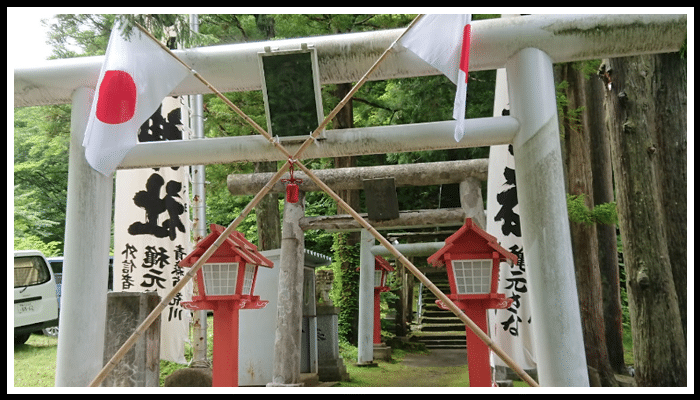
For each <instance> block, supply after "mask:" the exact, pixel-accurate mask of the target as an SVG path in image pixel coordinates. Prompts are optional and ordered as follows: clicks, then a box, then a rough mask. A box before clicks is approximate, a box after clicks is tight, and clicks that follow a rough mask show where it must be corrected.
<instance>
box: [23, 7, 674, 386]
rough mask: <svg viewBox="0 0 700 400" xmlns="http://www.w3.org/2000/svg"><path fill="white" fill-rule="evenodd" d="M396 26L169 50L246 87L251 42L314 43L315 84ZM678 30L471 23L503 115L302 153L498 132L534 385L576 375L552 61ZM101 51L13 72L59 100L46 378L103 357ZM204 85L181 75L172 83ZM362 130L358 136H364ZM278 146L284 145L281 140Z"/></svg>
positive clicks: (250, 82)
mask: <svg viewBox="0 0 700 400" xmlns="http://www.w3.org/2000/svg"><path fill="white" fill-rule="evenodd" d="M402 31H403V30H402V29H395V30H386V31H375V32H365V33H356V34H345V35H333V36H323V37H312V38H302V39H289V40H281V41H274V42H260V43H244V44H236V45H224V46H212V47H207V48H196V49H190V50H183V51H179V52H176V53H177V54H178V56H180V57H181V58H182V59H183V60H184V61H185V62H187V63H188V64H189V65H191V66H192V68H194V69H195V70H197V71H198V72H199V73H200V74H201V75H202V76H204V77H206V78H207V80H209V81H210V82H211V83H212V84H213V86H215V87H217V88H218V89H219V90H220V91H221V92H228V91H243V90H256V89H259V88H260V77H259V75H258V67H257V53H258V52H259V51H263V49H264V47H265V46H272V47H279V48H280V49H285V48H299V47H300V44H301V43H308V44H313V45H314V46H315V47H316V48H317V51H318V55H319V61H320V73H321V83H322V84H323V83H326V84H327V83H341V82H349V81H356V80H357V79H358V78H360V77H361V76H362V74H363V73H364V72H365V71H366V70H367V69H368V68H369V67H370V65H372V63H373V62H374V61H375V57H374V56H373V55H374V54H379V53H381V52H382V51H383V50H385V49H386V48H387V47H388V46H389V45H390V44H391V43H393V41H394V39H395V38H396V37H398V36H399V35H400V33H401V32H402ZM685 37H686V16H685V15H542V16H537V15H533V16H527V17H521V18H512V19H493V20H482V21H474V22H473V23H472V38H473V42H472V48H471V55H470V60H471V63H470V70H471V71H476V70H486V69H497V68H503V67H505V68H506V71H507V75H508V79H509V81H508V87H509V98H510V99H511V114H510V116H509V117H498V118H481V119H476V120H469V125H468V127H469V128H468V130H467V134H466V135H465V138H464V139H463V140H462V141H461V142H460V143H454V141H450V140H449V139H451V136H452V133H453V124H454V122H453V121H446V122H438V123H431V124H418V125H419V126H410V127H406V126H404V127H403V128H409V129H407V130H406V131H404V132H401V131H397V130H396V129H395V128H392V127H375V128H365V129H346V130H334V131H329V132H327V136H328V137H329V139H328V140H325V141H323V142H320V141H319V143H318V146H312V148H309V151H308V153H307V156H306V157H307V158H308V157H328V156H331V155H334V154H337V155H346V156H347V155H360V154H372V153H385V152H397V151H414V150H427V149H445V148H454V147H473V146H487V145H497V144H505V143H512V144H513V147H514V154H515V162H516V170H517V171H518V199H519V201H520V207H521V218H522V226H523V240H524V249H525V252H527V254H528V263H529V268H528V273H529V278H528V280H529V282H530V285H531V288H532V293H533V310H532V314H533V317H534V318H535V319H536V320H537V321H546V324H545V323H542V324H538V325H536V326H535V327H534V329H535V338H536V339H535V350H536V352H537V359H538V375H539V378H540V385H542V386H587V385H588V377H587V369H586V362H585V352H584V348H583V338H582V333H581V325H580V316H579V311H578V300H577V296H576V283H575V277H574V269H573V268H574V267H573V259H572V255H571V243H570V240H569V226H568V216H567V211H566V201H565V193H564V177H563V168H562V162H561V152H560V148H559V129H558V123H557V110H556V103H555V98H554V80H553V72H552V64H553V63H557V62H568V61H576V60H587V59H595V58H605V57H621V56H628V55H638V54H650V53H663V52H673V51H678V49H679V48H680V47H681V45H682V43H683V41H684V39H685ZM102 59H103V57H86V58H78V59H70V60H55V61H48V62H46V63H44V64H41V65H37V66H36V67H32V68H21V69H15V71H14V72H15V74H14V86H15V90H14V92H15V107H23V106H32V105H44V104H62V103H68V102H70V103H72V104H73V111H72V115H71V118H72V120H71V147H70V160H69V176H68V206H67V211H66V241H65V250H64V259H65V262H64V272H63V291H64V293H63V300H62V301H63V303H62V309H61V317H60V318H61V319H60V326H61V335H60V336H59V343H58V355H57V363H56V369H57V371H56V386H87V385H88V384H89V383H90V382H91V380H92V379H93V378H94V377H95V375H97V374H98V373H99V372H100V370H101V369H102V364H103V339H104V322H105V320H104V318H105V310H106V302H107V288H106V285H105V284H104V282H105V281H106V280H107V269H106V268H95V266H97V265H101V264H104V261H105V260H106V259H107V255H108V253H109V243H110V224H111V221H110V217H111V211H112V207H111V199H112V178H111V177H104V176H102V175H100V174H99V173H97V172H95V171H94V170H93V169H92V168H91V167H90V166H89V165H88V164H87V162H86V161H85V157H84V152H83V148H82V139H83V134H84V130H85V125H86V123H87V114H88V111H89V109H90V104H91V101H92V98H93V90H94V87H95V85H96V82H97V77H98V75H99V70H100V66H101V63H102ZM225 71H232V72H230V73H229V72H225ZM435 74H438V72H437V71H436V70H434V69H432V68H431V67H430V66H428V65H427V64H426V63H424V62H423V61H421V60H419V59H418V58H417V57H416V56H414V55H413V54H412V53H410V52H407V51H394V52H392V53H391V54H390V55H389V56H388V57H387V58H386V60H385V61H384V62H383V63H382V65H381V66H380V67H379V68H378V70H377V71H375V73H374V74H373V75H372V76H371V77H370V79H372V80H383V79H389V78H400V77H411V76H422V75H435ZM206 92H207V89H206V88H205V87H204V86H203V85H201V84H200V83H199V82H197V81H196V80H195V79H194V78H192V77H190V78H187V79H186V80H185V81H184V82H183V83H182V84H181V85H180V86H179V87H178V88H176V90H175V91H173V93H172V94H173V95H183V94H199V93H206ZM406 132H408V133H406ZM472 132H474V133H475V134H474V135H472ZM379 139H382V140H379ZM406 140H408V142H406ZM367 141H372V143H371V146H368V145H367ZM341 144H342V147H341V146H340V145H341ZM272 147H273V146H270V145H269V143H268V142H267V141H266V140H265V139H263V138H260V137H245V138H221V139H203V140H197V141H192V142H185V143H176V142H162V143H157V144H156V143H149V144H139V145H138V146H137V147H136V148H135V149H134V150H133V151H132V152H131V153H129V154H128V155H127V158H126V159H125V160H124V162H123V163H122V164H121V165H120V168H141V167H149V166H154V165H159V166H175V165H178V166H179V165H198V164H210V163H223V162H236V161H261V160H282V159H284V157H283V155H282V154H280V153H279V152H278V151H277V150H276V149H273V148H272ZM288 148H289V149H290V151H292V152H294V151H295V149H294V147H293V146H288ZM543 199H544V200H543Z"/></svg>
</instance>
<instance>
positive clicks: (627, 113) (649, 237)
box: [606, 54, 687, 386]
mask: <svg viewBox="0 0 700 400" xmlns="http://www.w3.org/2000/svg"><path fill="white" fill-rule="evenodd" d="M673 57H678V55H677V54H672V55H646V56H637V57H627V58H618V59H611V60H609V64H608V65H609V68H608V70H607V71H608V75H609V76H610V78H611V83H610V85H609V86H608V88H609V91H608V93H607V96H606V97H607V98H606V117H607V119H608V121H607V124H608V127H609V132H610V135H611V145H612V151H611V153H612V159H613V170H614V176H615V192H616V195H617V208H618V214H619V224H620V232H621V234H622V241H623V246H624V257H625V272H626V275H627V285H628V296H629V309H630V320H631V324H632V340H633V344H634V358H635V380H636V382H637V386H686V385H687V376H686V375H687V363H686V351H687V350H686V342H685V335H684V327H683V317H682V315H683V313H685V304H684V300H681V301H679V295H678V291H677V290H676V287H677V286H678V287H685V280H686V278H685V262H686V260H685V259H676V258H674V259H673V260H671V258H670V254H671V252H670V251H669V246H668V243H669V240H670V241H674V242H681V243H683V247H685V236H684V235H683V236H681V235H680V234H679V233H677V232H684V231H685V226H683V227H682V228H681V227H679V225H684V224H685V220H684V219H681V220H675V219H673V218H669V217H668V216H667V214H666V211H665V210H664V208H666V207H668V206H667V204H668V203H666V200H665V199H672V200H669V201H674V202H679V203H678V204H677V206H678V207H681V208H684V207H683V206H682V204H681V203H684V202H685V197H684V196H683V197H682V198H679V197H677V196H678V195H679V193H680V192H682V189H679V188H681V187H682V188H685V185H686V182H685V173H684V169H682V170H675V171H673V174H672V175H668V174H664V171H665V169H666V168H665V166H666V165H667V164H665V163H664V162H663V161H664V159H666V157H674V156H675V157H678V156H679V154H678V153H677V151H680V152H681V153H683V154H682V157H683V159H684V157H685V144H684V143H685V135H686V133H685V131H682V132H678V131H676V132H673V133H669V136H667V137H665V138H664V139H670V140H671V143H669V142H667V141H666V140H663V141H661V140H659V137H658V134H660V133H663V132H666V128H667V127H666V126H663V125H664V124H670V123H671V122H670V121H669V120H668V116H669V115H670V116H672V118H671V119H685V114H684V112H685V111H684V107H680V109H676V108H674V107H679V103H678V102H664V103H662V102H661V101H662V100H664V101H665V99H667V98H668V96H669V95H672V96H674V97H678V98H681V99H684V96H685V86H684V84H683V83H682V82H683V81H684V80H685V76H684V74H683V73H682V72H681V71H682V67H680V64H681V63H680V62H676V63H673V65H672V67H670V66H668V65H667V64H666V63H665V62H664V61H665V60H668V59H669V58H673ZM684 101H685V100H682V101H680V104H684ZM666 110H668V111H666ZM674 126H676V124H674ZM683 127H684V125H683ZM672 129H678V130H680V129H684V128H672ZM676 142H678V143H680V144H679V145H674V144H673V143H676ZM683 163H684V161H683ZM668 190H674V192H671V193H668ZM669 195H671V196H673V197H670V196H669ZM682 215H683V216H685V212H684V210H683V214H682ZM673 255H674V257H677V255H676V254H675V251H674V254H673ZM679 264H680V266H679ZM681 266H682V269H683V271H682V274H681V273H675V272H676V269H681ZM674 282H677V283H676V284H674ZM680 297H681V299H683V298H684V297H685V295H684V294H681V296H680ZM681 309H682V310H683V312H681Z"/></svg>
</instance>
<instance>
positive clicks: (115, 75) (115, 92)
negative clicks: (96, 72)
mask: <svg viewBox="0 0 700 400" xmlns="http://www.w3.org/2000/svg"><path fill="white" fill-rule="evenodd" d="M135 110H136V83H134V79H133V78H132V77H131V75H129V73H127V72H124V71H115V70H110V71H106V72H105V75H104V78H102V83H101V84H100V95H99V97H98V99H97V108H96V111H95V114H96V116H97V119H99V120H100V121H102V122H104V123H105V124H112V125H114V124H121V123H123V122H126V121H128V120H130V119H131V118H132V117H133V116H134V111H135Z"/></svg>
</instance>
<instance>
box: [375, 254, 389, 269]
mask: <svg viewBox="0 0 700 400" xmlns="http://www.w3.org/2000/svg"><path fill="white" fill-rule="evenodd" d="M379 269H381V270H384V271H387V272H392V271H393V270H394V267H392V266H391V264H389V261H387V260H386V259H384V257H382V256H374V270H375V271H376V270H379Z"/></svg>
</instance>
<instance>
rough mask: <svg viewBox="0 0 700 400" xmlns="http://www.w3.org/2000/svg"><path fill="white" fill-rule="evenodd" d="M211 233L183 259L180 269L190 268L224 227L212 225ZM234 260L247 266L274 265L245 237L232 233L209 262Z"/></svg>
mask: <svg viewBox="0 0 700 400" xmlns="http://www.w3.org/2000/svg"><path fill="white" fill-rule="evenodd" d="M209 228H210V230H211V233H210V234H209V235H207V236H206V237H205V238H204V239H202V240H200V241H199V243H197V246H196V247H195V249H194V250H193V251H192V252H191V253H190V254H188V255H187V257H185V258H183V259H182V260H181V261H180V263H179V265H180V266H181V267H191V266H193V265H194V264H196V263H197V261H198V260H199V259H200V258H201V257H202V255H204V253H205V252H206V251H207V249H208V248H209V247H210V246H211V245H212V244H213V243H214V242H215V241H216V240H217V239H218V238H219V237H220V236H221V234H223V233H224V231H225V230H226V228H225V227H223V226H221V225H216V224H212V225H210V226H209ZM234 260H241V261H245V262H246V263H247V264H254V265H258V266H263V267H268V268H272V267H273V266H274V263H273V262H272V261H270V260H269V259H267V258H266V257H265V256H263V255H262V254H261V253H260V252H259V251H258V248H257V246H255V245H254V244H252V243H250V242H249V241H248V240H247V239H246V238H245V236H244V235H243V234H242V233H240V232H238V231H233V232H232V233H231V234H230V235H229V236H228V237H227V238H226V240H225V241H224V242H223V243H222V244H221V246H219V248H218V249H216V251H214V254H212V255H211V257H209V260H208V261H209V262H211V263H216V262H222V261H223V262H231V261H234Z"/></svg>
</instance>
